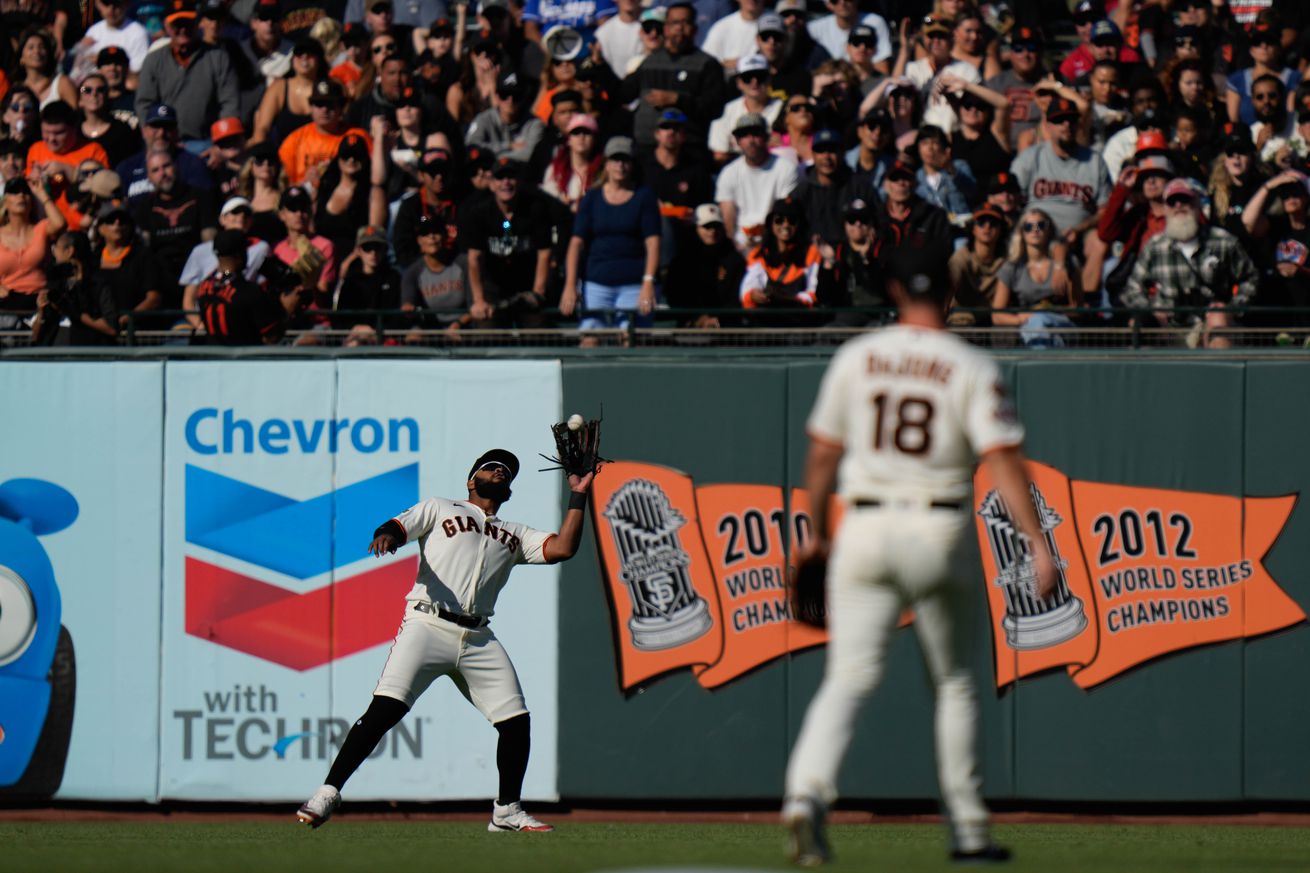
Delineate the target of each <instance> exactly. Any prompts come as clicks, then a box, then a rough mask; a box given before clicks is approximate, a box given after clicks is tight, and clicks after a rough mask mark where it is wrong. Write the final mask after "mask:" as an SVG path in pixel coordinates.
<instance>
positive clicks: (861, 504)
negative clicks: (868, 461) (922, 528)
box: [851, 498, 964, 512]
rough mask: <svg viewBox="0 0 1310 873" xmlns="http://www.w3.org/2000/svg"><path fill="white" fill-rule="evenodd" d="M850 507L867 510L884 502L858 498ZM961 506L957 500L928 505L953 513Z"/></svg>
mask: <svg viewBox="0 0 1310 873" xmlns="http://www.w3.org/2000/svg"><path fill="white" fill-rule="evenodd" d="M851 505H852V506H855V507H857V508H859V509H867V508H870V507H876V506H882V505H884V501H882V500H869V499H866V498H860V499H859V500H853V501H851ZM963 505H964V504H962V503H960V501H958V500H933V501H931V502H929V504H928V506H929V507H931V508H932V509H951V510H954V511H955V512H959V511H960V507H961V506H963Z"/></svg>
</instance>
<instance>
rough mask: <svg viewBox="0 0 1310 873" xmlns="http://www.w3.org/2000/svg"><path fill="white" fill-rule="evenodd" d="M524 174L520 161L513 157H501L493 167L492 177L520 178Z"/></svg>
mask: <svg viewBox="0 0 1310 873" xmlns="http://www.w3.org/2000/svg"><path fill="white" fill-rule="evenodd" d="M522 176H523V169H522V167H521V166H520V164H519V162H518V161H516V160H514V159H513V158H500V159H499V160H497V161H496V163H495V166H493V167H492V168H491V178H493V179H519V178H522Z"/></svg>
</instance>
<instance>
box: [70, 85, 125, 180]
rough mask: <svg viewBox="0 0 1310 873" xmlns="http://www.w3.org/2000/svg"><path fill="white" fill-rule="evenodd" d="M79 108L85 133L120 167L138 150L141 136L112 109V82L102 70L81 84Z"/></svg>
mask: <svg viewBox="0 0 1310 873" xmlns="http://www.w3.org/2000/svg"><path fill="white" fill-rule="evenodd" d="M77 94H78V96H77V108H78V109H80V110H81V112H82V136H83V137H84V138H85V139H86V140H87V141H88V142H94V143H99V145H100V147H101V148H103V149H104V150H105V154H106V155H107V156H108V157H109V166H111V167H116V166H118V165H119V164H120V163H122V162H123V161H125V160H127V159H128V158H129V157H131V156H132V155H134V154H136V151H137V149H138V148H139V147H140V144H141V136H140V134H138V133H137V132H136V131H135V130H133V129H132V128H130V127H128V126H127V125H126V124H124V123H123V122H121V121H119V120H118V119H117V118H115V117H114V114H113V112H111V111H110V109H109V83H108V82H106V81H105V77H104V76H102V75H100V74H99V73H92V74H90V75H89V76H87V77H86V78H85V79H83V80H82V84H81V85H79V86H78V88H77Z"/></svg>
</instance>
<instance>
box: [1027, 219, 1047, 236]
mask: <svg viewBox="0 0 1310 873" xmlns="http://www.w3.org/2000/svg"><path fill="white" fill-rule="evenodd" d="M1050 226H1051V225H1050V222H1048V221H1045V220H1042V219H1038V220H1037V221H1025V222H1024V223H1023V232H1024V233H1032V232H1033V231H1034V230H1047V229H1048V228H1050Z"/></svg>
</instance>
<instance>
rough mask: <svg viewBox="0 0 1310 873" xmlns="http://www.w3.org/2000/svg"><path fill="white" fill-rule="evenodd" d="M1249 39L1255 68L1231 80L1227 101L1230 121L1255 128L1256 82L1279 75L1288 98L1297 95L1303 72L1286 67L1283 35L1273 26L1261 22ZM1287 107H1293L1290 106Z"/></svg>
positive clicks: (1251, 31) (1254, 28)
mask: <svg viewBox="0 0 1310 873" xmlns="http://www.w3.org/2000/svg"><path fill="white" fill-rule="evenodd" d="M1247 38H1248V40H1249V42H1250V48H1251V62H1252V63H1251V66H1249V67H1247V68H1246V69H1244V70H1238V71H1237V72H1236V73H1233V74H1232V75H1231V76H1229V77H1228V91H1227V92H1226V94H1225V95H1224V101H1225V103H1226V105H1227V109H1228V120H1229V121H1240V122H1242V123H1243V124H1251V125H1253V124H1255V122H1256V105H1255V101H1254V99H1253V96H1254V95H1253V92H1254V90H1255V83H1256V81H1257V80H1258V79H1260V78H1261V77H1262V76H1276V77H1277V78H1278V79H1279V80H1280V81H1281V82H1282V83H1283V89H1284V92H1283V93H1284V94H1285V95H1286V94H1294V93H1296V87H1297V86H1298V85H1300V84H1301V78H1302V76H1301V73H1300V72H1299V71H1297V70H1294V69H1292V68H1291V67H1287V66H1284V65H1283V49H1282V44H1281V42H1280V34H1279V32H1278V30H1277V29H1275V28H1274V26H1273V25H1271V24H1268V23H1266V22H1260V23H1258V24H1256V25H1254V26H1253V27H1252V28H1251V29H1250V31H1249V32H1248V34H1247ZM1287 108H1288V109H1289V110H1290V109H1291V108H1292V106H1291V104H1290V103H1289V104H1288V107H1287Z"/></svg>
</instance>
